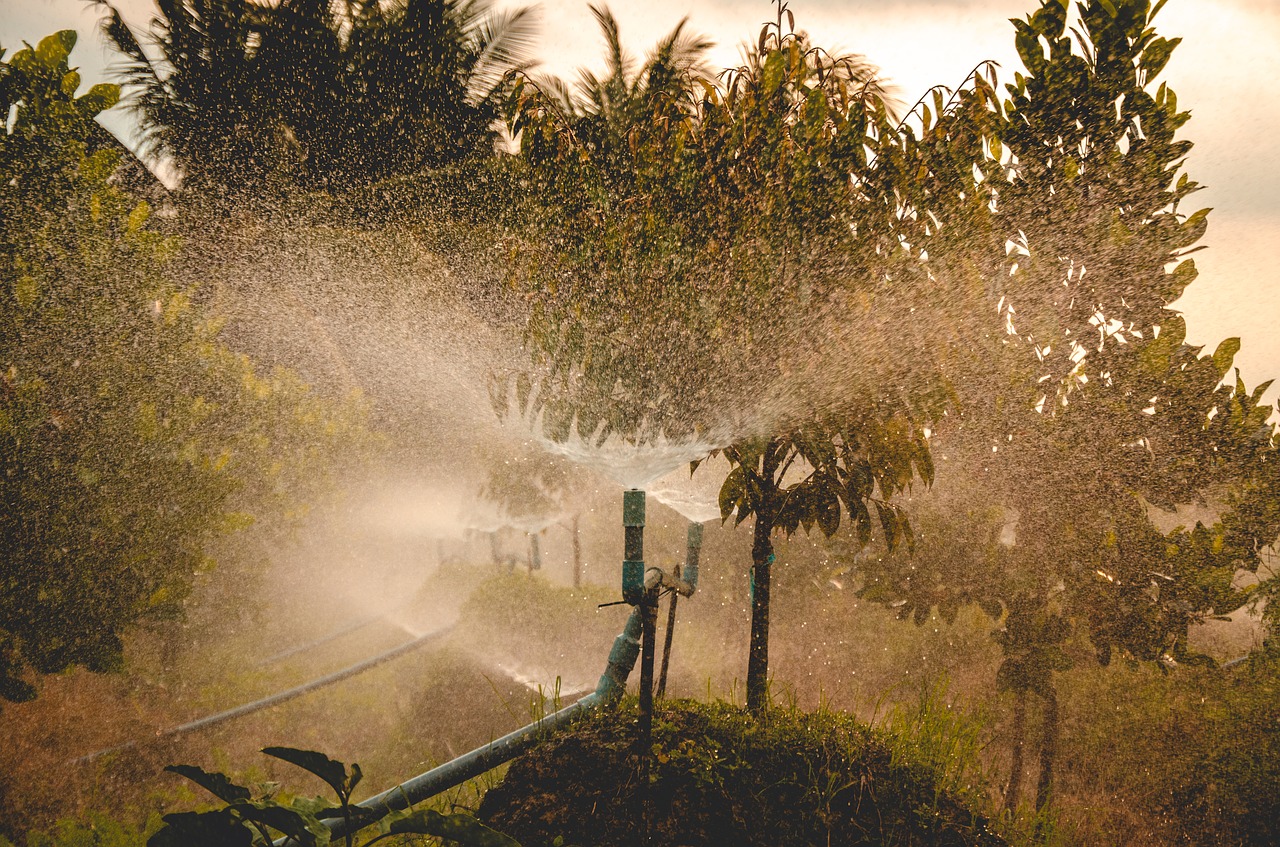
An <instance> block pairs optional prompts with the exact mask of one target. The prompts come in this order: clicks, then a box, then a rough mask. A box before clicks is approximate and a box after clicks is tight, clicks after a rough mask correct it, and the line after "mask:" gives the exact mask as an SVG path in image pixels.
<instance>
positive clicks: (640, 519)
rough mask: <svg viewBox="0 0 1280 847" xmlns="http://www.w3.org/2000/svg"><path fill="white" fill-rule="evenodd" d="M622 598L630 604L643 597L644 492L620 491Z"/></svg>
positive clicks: (632, 489)
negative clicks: (622, 536) (622, 539)
mask: <svg viewBox="0 0 1280 847" xmlns="http://www.w3.org/2000/svg"><path fill="white" fill-rule="evenodd" d="M622 530H623V534H624V542H623V552H622V599H623V600H625V601H626V602H628V603H630V604H631V605H632V606H635V605H637V604H638V603H640V601H641V600H643V599H644V593H645V588H644V492H643V491H641V490H639V489H637V488H630V489H627V490H626V491H624V492H623V493H622Z"/></svg>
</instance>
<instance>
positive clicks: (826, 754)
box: [477, 700, 1004, 847]
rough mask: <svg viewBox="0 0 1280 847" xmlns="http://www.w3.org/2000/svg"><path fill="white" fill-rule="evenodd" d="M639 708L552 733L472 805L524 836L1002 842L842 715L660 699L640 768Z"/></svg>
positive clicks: (897, 753) (909, 760)
mask: <svg viewBox="0 0 1280 847" xmlns="http://www.w3.org/2000/svg"><path fill="white" fill-rule="evenodd" d="M635 717H636V713H635V704H634V702H633V701H629V702H626V703H624V704H623V705H622V707H621V708H619V709H617V710H612V711H607V712H597V713H595V714H593V715H592V716H591V717H589V718H586V719H584V720H583V721H581V722H579V723H577V724H575V726H574V728H573V729H572V730H570V731H568V732H564V733H561V734H558V735H555V736H552V737H551V738H550V739H548V740H547V741H546V742H544V743H543V744H542V745H540V746H539V747H538V748H537V749H536V750H534V751H533V752H531V753H529V754H528V755H526V756H524V757H522V758H521V759H519V760H517V761H516V762H515V763H513V764H512V766H511V768H510V770H509V771H508V772H507V776H506V778H505V779H504V781H503V783H502V785H501V786H499V787H497V788H494V789H492V790H490V791H489V793H488V794H486V795H485V798H484V801H483V802H482V803H481V805H480V809H479V810H478V812H477V814H478V815H479V816H480V817H481V818H482V819H483V820H485V821H486V822H488V823H489V824H490V825H492V826H494V827H496V828H498V829H501V830H503V831H505V832H509V833H510V834H511V835H512V836H514V837H515V838H516V839H517V840H519V841H520V843H522V844H524V845H525V846H526V847H542V845H551V844H555V843H558V844H584V845H585V844H593V845H599V847H619V846H620V845H630V844H644V843H647V842H646V841H645V828H646V827H647V830H648V836H649V837H651V838H652V839H653V841H652V842H648V843H655V844H689V845H701V844H706V845H711V844H725V843H734V844H751V845H754V844H769V845H811V844H833V845H837V844H839V845H844V844H885V845H889V844H922V843H924V844H938V845H965V844H974V845H976V844H987V845H997V844H1003V843H1004V841H1003V840H1002V839H1000V838H999V837H997V836H996V835H994V834H993V833H992V832H991V831H990V829H989V825H988V822H987V821H986V820H985V819H984V818H982V817H981V816H979V815H976V814H974V812H973V811H971V810H970V809H969V808H967V807H966V806H965V805H964V804H963V803H962V802H961V801H959V800H958V799H957V797H956V796H955V795H954V794H952V793H951V792H950V791H948V790H944V789H943V788H941V787H940V786H939V784H938V780H939V779H940V777H939V775H938V773H937V771H936V770H935V769H934V768H933V767H931V766H930V765H928V764H925V763H924V762H922V761H921V760H920V759H919V758H918V757H917V756H916V755H914V753H915V751H914V750H911V749H908V748H907V747H905V746H897V747H895V746H894V743H895V742H893V741H891V740H890V739H888V738H887V737H886V736H883V735H881V734H879V733H877V732H875V731H873V730H871V729H870V728H868V727H867V726H865V725H863V724H860V723H858V722H857V721H854V720H852V719H850V718H849V717H848V716H846V715H842V714H840V713H837V712H831V711H826V710H819V711H816V712H802V711H788V710H783V709H769V710H767V711H765V712H764V713H763V714H761V715H758V716H756V717H752V716H751V715H749V714H747V713H744V712H743V711H742V710H741V709H740V708H738V707H736V706H732V705H729V704H726V703H723V702H718V703H709V704H703V703H695V702H691V701H684V700H681V701H666V702H663V703H660V704H659V705H658V707H657V708H656V710H655V714H654V724H653V749H652V751H645V752H651V754H652V761H651V764H650V765H649V770H648V771H647V774H646V771H645V769H644V767H645V766H644V765H643V764H642V763H643V761H644V758H643V757H642V756H639V755H637V751H636V750H635V729H634V723H635ZM646 801H647V802H648V804H649V806H650V809H651V812H650V815H649V817H648V818H647V820H646V817H645V812H644V805H645V803H646Z"/></svg>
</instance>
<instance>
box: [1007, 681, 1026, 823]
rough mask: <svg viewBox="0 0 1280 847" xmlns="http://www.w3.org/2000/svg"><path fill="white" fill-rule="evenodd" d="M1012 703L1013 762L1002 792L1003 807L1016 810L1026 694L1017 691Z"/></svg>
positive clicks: (1020, 777)
mask: <svg viewBox="0 0 1280 847" xmlns="http://www.w3.org/2000/svg"><path fill="white" fill-rule="evenodd" d="M1014 697H1015V698H1016V699H1015V700H1014V701H1013V730H1012V734H1013V761H1012V762H1011V763H1010V765H1009V784H1008V785H1007V786H1006V787H1005V790H1004V807H1005V808H1006V809H1008V810H1009V811H1010V812H1017V810H1018V792H1019V789H1020V788H1021V787H1022V769H1023V763H1022V751H1023V742H1024V736H1025V734H1026V728H1027V692H1026V691H1019V692H1017V694H1015V695H1014Z"/></svg>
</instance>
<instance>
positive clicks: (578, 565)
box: [571, 515, 582, 588]
mask: <svg viewBox="0 0 1280 847" xmlns="http://www.w3.org/2000/svg"><path fill="white" fill-rule="evenodd" d="M571 532H572V535H573V587H574V588H581V587H582V539H581V538H580V537H579V536H578V516H577V515H574V516H573V528H572V530H571Z"/></svg>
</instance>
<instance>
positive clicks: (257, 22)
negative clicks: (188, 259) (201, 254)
mask: <svg viewBox="0 0 1280 847" xmlns="http://www.w3.org/2000/svg"><path fill="white" fill-rule="evenodd" d="M102 5H104V6H106V8H107V11H108V13H109V14H108V17H107V19H106V22H105V31H106V34H107V36H108V38H109V40H110V41H111V42H112V43H113V45H114V46H115V47H116V48H117V49H118V50H119V51H120V53H121V54H122V56H123V59H124V62H123V66H122V71H121V72H122V78H123V82H124V84H125V87H126V89H127V90H128V89H133V90H134V92H136V100H135V101H134V102H135V105H136V107H137V109H138V110H139V112H140V113H141V115H142V116H143V119H144V127H145V128H146V131H147V134H148V138H149V141H150V142H151V144H152V145H153V147H154V149H155V152H157V153H159V154H160V155H163V156H168V157H171V158H172V160H173V162H174V164H175V165H176V167H177V168H178V170H179V171H180V172H181V173H182V175H183V180H184V185H185V186H186V187H187V188H189V189H190V190H191V194H192V195H193V196H195V197H201V198H203V199H205V200H206V201H209V200H212V199H214V198H221V199H222V200H223V201H225V202H227V203H234V204H239V205H245V204H249V205H252V204H253V203H255V202H261V201H263V200H265V199H269V198H271V197H279V196H280V195H281V193H282V192H287V191H288V190H290V189H305V190H316V189H320V190H328V191H334V192H346V191H351V190H355V189H360V188H365V187H367V186H369V185H370V184H372V183H374V182H377V181H379V180H383V179H388V178H391V177H397V176H405V175H411V174H415V173H418V172H419V171H421V170H423V169H425V168H436V167H442V166H446V165H452V164H456V163H459V162H462V161H465V160H468V159H473V158H476V157H482V158H483V157H485V156H489V155H491V154H492V152H493V148H494V144H495V142H496V141H497V129H496V124H495V121H496V119H497V118H498V115H499V104H500V102H501V100H502V98H503V97H504V96H505V91H506V86H505V80H506V78H507V73H508V72H509V71H510V70H511V69H513V68H515V67H518V66H520V64H521V63H522V62H524V61H525V59H526V58H527V55H528V49H529V47H530V44H531V38H532V20H531V16H530V11H529V10H528V9H517V10H512V11H507V12H501V13H497V12H492V11H491V5H490V3H489V2H487V0H461V1H458V0H397V2H391V3H385V2H372V1H370V2H365V0H350V2H346V3H343V4H335V3H330V2H328V0H284V2H281V3H278V4H272V5H263V4H259V3H254V2H249V0H198V2H194V3H177V2H161V3H160V4H159V8H160V15H159V17H157V18H156V19H155V20H154V21H153V22H152V30H153V33H154V41H153V42H152V43H150V44H144V43H141V42H139V40H138V39H137V38H136V37H135V35H134V34H133V33H132V32H131V31H130V30H129V28H128V27H127V26H126V25H125V23H124V21H123V20H122V18H121V17H120V14H119V12H118V11H117V10H116V9H115V8H114V7H113V6H111V5H110V4H109V3H103V4H102ZM148 48H150V49H152V50H153V51H154V53H155V54H157V55H155V57H154V58H152V57H151V56H150V55H149V54H148ZM127 93H133V92H129V91H127Z"/></svg>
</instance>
